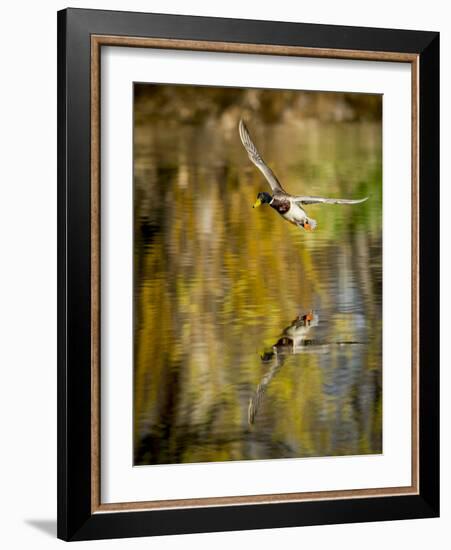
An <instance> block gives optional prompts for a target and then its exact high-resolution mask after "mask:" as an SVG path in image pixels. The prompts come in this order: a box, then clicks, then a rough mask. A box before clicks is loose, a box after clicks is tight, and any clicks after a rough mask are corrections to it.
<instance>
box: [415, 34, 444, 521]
mask: <svg viewBox="0 0 451 550" xmlns="http://www.w3.org/2000/svg"><path fill="white" fill-rule="evenodd" d="M419 62H420V66H419V81H420V82H419V88H420V92H421V93H420V95H419V159H420V165H419V202H420V205H421V207H422V208H424V209H425V210H426V212H430V213H431V215H428V216H427V221H425V220H424V218H423V220H422V218H421V216H420V222H419V223H420V261H419V267H420V271H419V305H420V313H419V318H420V319H423V322H421V323H420V359H419V364H420V415H419V422H420V442H421V444H420V472H421V474H420V494H421V496H422V497H423V498H424V499H425V501H426V502H427V503H428V505H429V506H430V507H431V509H432V510H433V512H434V516H435V517H438V516H439V515H440V423H439V411H440V402H439V400H440V391H439V384H440V358H439V353H440V352H439V344H440V342H439V338H440V336H439V325H440V302H439V284H440V279H439V278H440V269H439V257H440V210H439V204H440V202H439V200H440V174H439V172H440V147H439V143H440V34H439V33H438V32H437V33H433V36H432V38H431V40H430V42H429V44H428V45H427V47H426V48H425V49H424V50H423V51H422V52H421V55H420V59H419ZM426 318H427V322H426V321H424V320H425V319H426ZM426 369H427V370H428V376H424V374H425V371H426Z"/></svg>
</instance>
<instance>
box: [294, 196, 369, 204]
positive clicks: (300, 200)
mask: <svg viewBox="0 0 451 550" xmlns="http://www.w3.org/2000/svg"><path fill="white" fill-rule="evenodd" d="M292 199H293V201H294V202H298V203H300V204H321V203H322V204H359V203H360V202H365V201H366V200H368V197H365V198H364V199H329V198H326V197H302V196H297V197H292Z"/></svg>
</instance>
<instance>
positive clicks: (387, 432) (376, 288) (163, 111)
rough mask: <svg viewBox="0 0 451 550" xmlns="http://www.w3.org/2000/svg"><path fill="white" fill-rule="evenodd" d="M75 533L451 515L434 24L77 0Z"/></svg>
mask: <svg viewBox="0 0 451 550" xmlns="http://www.w3.org/2000/svg"><path fill="white" fill-rule="evenodd" d="M58 93H59V101H58V194H59V199H58V200H59V219H58V239H59V251H58V263H59V288H58V291H59V323H58V327H59V336H58V342H59V367H58V400H59V405H58V436H59V443H58V536H59V537H60V538H62V539H64V540H86V539H98V538H113V537H132V536H148V535H163V534H172V533H173V534H176V533H194V532H206V531H227V530H238V529H259V528H273V527H274V528H275V527H285V526H287V527H288V526H301V525H314V524H330V523H345V522H362V521H378V520H390V519H408V518H426V517H435V516H437V515H438V514H439V419H438V412H439V359H438V356H439V352H438V338H439V332H438V312H439V305H438V304H439V298H438V288H439V285H438V261H439V259H438V256H439V248H438V242H439V239H438V228H439V210H438V204H439V181H438V178H439V166H438V165H439V101H438V99H439V98H438V94H439V35H438V33H434V32H423V31H408V30H388V29H375V28H357V27H338V26H328V25H313V24H301V23H296V24H294V23H280V22H278V23H275V22H269V21H250V20H239V19H216V18H207V17H191V16H172V15H156V14H145V13H130V12H124V13H122V12H110V11H97V10H80V9H67V10H64V11H61V12H59V13H58Z"/></svg>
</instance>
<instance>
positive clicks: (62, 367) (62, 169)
mask: <svg viewBox="0 0 451 550" xmlns="http://www.w3.org/2000/svg"><path fill="white" fill-rule="evenodd" d="M66 15H67V13H66V10H62V11H59V12H58V13H57V88H58V89H57V122H58V124H57V125H58V129H57V159H58V165H57V180H58V185H57V202H58V214H57V227H58V238H57V251H58V274H57V293H58V305H57V315H58V329H57V340H58V352H57V355H58V377H57V378H58V380H57V387H58V401H57V409H58V411H57V412H58V414H57V417H58V418H57V434H58V448H57V453H58V461H57V517H58V520H57V536H58V538H61V539H63V540H68V531H67V512H68V502H67V499H68V494H67V478H66V472H67V468H68V465H67V448H66V442H67V435H68V434H67V428H66V422H65V419H66V413H67V403H66V398H65V395H66V330H65V327H66V147H67V140H66V131H67V124H66V28H67V17H66Z"/></svg>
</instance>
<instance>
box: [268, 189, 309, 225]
mask: <svg viewBox="0 0 451 550" xmlns="http://www.w3.org/2000/svg"><path fill="white" fill-rule="evenodd" d="M269 206H271V208H274V210H275V211H276V212H278V213H279V214H280V215H281V216H282V218H284V219H285V220H287V221H288V222H290V223H292V224H293V225H296V226H298V227H302V228H303V229H305V230H306V231H312V230H313V229H314V228H315V227H316V222H315V220H313V219H312V218H309V217H308V216H307V213H306V212H305V210H304V209H303V208H301V207H300V206H299V204H297V203H296V202H294V201H293V200H290V197H287V196H286V195H281V194H280V195H274V196H273V198H272V200H271V202H270V203H269Z"/></svg>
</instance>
